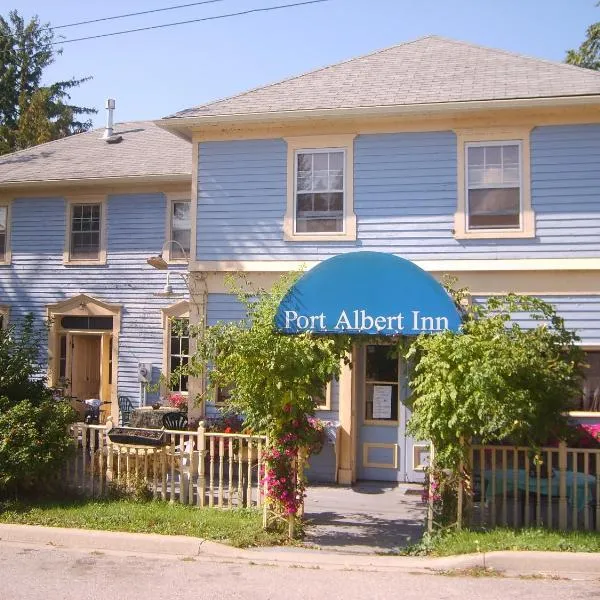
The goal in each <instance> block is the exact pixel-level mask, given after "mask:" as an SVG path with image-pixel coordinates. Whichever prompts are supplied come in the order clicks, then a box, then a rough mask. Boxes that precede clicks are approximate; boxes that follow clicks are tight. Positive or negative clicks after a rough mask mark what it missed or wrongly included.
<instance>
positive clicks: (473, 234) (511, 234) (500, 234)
mask: <svg viewBox="0 0 600 600" xmlns="http://www.w3.org/2000/svg"><path fill="white" fill-rule="evenodd" d="M534 237H535V232H533V231H509V230H502V231H499V230H492V229H488V230H481V231H460V232H459V231H455V232H454V238H455V239H457V240H493V239H518V238H534Z"/></svg>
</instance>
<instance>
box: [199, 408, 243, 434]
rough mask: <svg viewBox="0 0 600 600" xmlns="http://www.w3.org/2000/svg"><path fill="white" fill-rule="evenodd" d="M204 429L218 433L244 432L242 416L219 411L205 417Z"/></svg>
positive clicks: (231, 412)
mask: <svg viewBox="0 0 600 600" xmlns="http://www.w3.org/2000/svg"><path fill="white" fill-rule="evenodd" d="M204 425H205V427H206V431H214V432H218V433H242V432H243V433H246V431H245V430H244V417H242V415H240V414H238V413H236V412H233V411H227V412H221V413H219V415H218V416H216V417H212V418H208V419H205V421H204Z"/></svg>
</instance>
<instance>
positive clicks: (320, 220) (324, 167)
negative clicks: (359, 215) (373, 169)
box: [295, 149, 345, 233]
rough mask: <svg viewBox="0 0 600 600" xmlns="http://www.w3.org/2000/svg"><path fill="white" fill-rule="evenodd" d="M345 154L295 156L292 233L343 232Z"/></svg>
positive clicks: (326, 152)
mask: <svg viewBox="0 0 600 600" xmlns="http://www.w3.org/2000/svg"><path fill="white" fill-rule="evenodd" d="M344 163H345V150H343V149H326V150H298V151H297V152H296V218H295V229H296V230H295V233H327V232H335V233H342V232H343V231H344Z"/></svg>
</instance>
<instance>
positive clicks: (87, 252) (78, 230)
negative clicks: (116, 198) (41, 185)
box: [65, 201, 106, 264]
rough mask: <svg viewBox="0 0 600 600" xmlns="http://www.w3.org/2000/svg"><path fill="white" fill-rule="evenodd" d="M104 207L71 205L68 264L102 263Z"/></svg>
mask: <svg viewBox="0 0 600 600" xmlns="http://www.w3.org/2000/svg"><path fill="white" fill-rule="evenodd" d="M103 213H104V206H103V203H102V202H77V201H73V202H71V203H69V226H68V232H67V236H68V239H67V248H68V256H67V257H66V258H67V260H66V261H65V262H68V263H83V264H85V263H102V262H104V261H105V260H106V252H105V249H104V244H103V241H104V240H103V238H104V214H103Z"/></svg>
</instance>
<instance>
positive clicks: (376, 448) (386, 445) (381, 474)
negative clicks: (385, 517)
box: [357, 345, 428, 481]
mask: <svg viewBox="0 0 600 600" xmlns="http://www.w3.org/2000/svg"><path fill="white" fill-rule="evenodd" d="M357 367H358V368H359V369H360V371H361V372H362V377H361V378H360V379H362V382H361V381H360V379H359V386H358V388H359V389H358V390H357V400H358V402H357V406H358V407H359V415H358V423H359V432H358V457H357V467H358V478H359V479H367V480H375V481H422V480H423V475H424V474H423V469H422V461H423V460H425V458H426V457H425V454H426V452H427V451H428V445H427V444H417V443H415V442H414V440H413V439H412V438H410V437H408V435H407V434H406V424H407V422H408V420H409V419H410V408H409V407H408V405H407V399H408V397H409V394H410V390H409V386H408V369H407V366H406V362H405V361H404V360H403V359H402V358H400V357H398V356H397V355H396V354H395V352H394V347H393V346H389V345H366V346H363V347H362V348H361V351H360V358H359V360H358V364H357ZM361 384H362V385H361ZM361 388H362V389H361Z"/></svg>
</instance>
